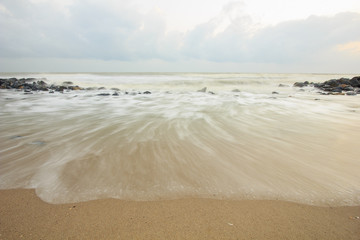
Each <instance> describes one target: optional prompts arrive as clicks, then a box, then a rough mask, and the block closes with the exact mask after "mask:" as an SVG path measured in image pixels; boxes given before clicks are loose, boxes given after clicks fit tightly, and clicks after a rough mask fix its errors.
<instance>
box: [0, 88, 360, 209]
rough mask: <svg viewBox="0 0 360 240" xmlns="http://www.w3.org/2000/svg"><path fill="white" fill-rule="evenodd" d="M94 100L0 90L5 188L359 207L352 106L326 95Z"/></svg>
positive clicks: (47, 197) (85, 195) (86, 95)
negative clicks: (316, 97) (320, 99)
mask: <svg viewBox="0 0 360 240" xmlns="http://www.w3.org/2000/svg"><path fill="white" fill-rule="evenodd" d="M97 93H98V92H97V91H94V92H89V91H78V92H76V93H75V92H70V93H64V94H60V93H59V94H53V95H51V94H41V93H38V94H33V95H28V96H26V97H24V95H23V94H22V93H20V92H10V91H2V92H1V95H0V98H1V108H0V109H1V110H0V130H1V132H2V134H1V137H0V138H1V139H0V140H1V141H0V164H1V168H0V188H2V189H7V188H35V189H36V193H37V194H38V196H39V197H40V198H41V199H43V200H44V201H47V202H50V203H68V202H78V201H87V200H92V199H100V198H119V199H129V200H159V199H174V198H185V197H206V198H227V199H280V200H286V201H295V202H300V203H306V204H313V205H330V206H341V205H358V204H359V203H360V197H359V196H360V194H359V193H360V188H359V185H358V183H359V182H360V176H359V174H358V169H359V167H360V163H359V161H357V159H358V158H357V156H359V153H360V151H359V148H358V147H357V146H356V145H357V140H358V137H359V135H358V133H359V132H360V131H359V130H360V127H359V126H360V125H359V120H358V119H359V115H358V114H359V113H358V108H360V107H359V105H358V104H357V103H356V101H352V100H346V101H345V102H342V101H340V100H338V101H333V100H330V98H329V96H321V97H322V101H321V104H319V102H318V101H314V98H313V95H311V93H299V95H294V97H291V98H289V97H288V96H287V95H281V94H280V96H278V97H277V98H274V97H273V96H271V94H255V93H249V92H240V93H231V92H224V93H222V94H215V95H211V94H207V93H198V92H182V93H169V92H162V91H154V92H153V93H152V94H149V95H142V94H141V95H129V94H128V95H126V94H125V93H124V92H121V94H120V96H109V97H103V96H97ZM301 94H302V95H301ZM348 101H350V102H348Z"/></svg>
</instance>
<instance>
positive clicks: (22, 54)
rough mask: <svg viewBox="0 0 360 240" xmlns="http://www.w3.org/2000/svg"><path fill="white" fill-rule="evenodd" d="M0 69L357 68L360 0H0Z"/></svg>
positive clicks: (355, 70)
mask: <svg viewBox="0 0 360 240" xmlns="http://www.w3.org/2000/svg"><path fill="white" fill-rule="evenodd" d="M0 71H1V72H13V71H18V72H19V71H20V72H21V71H25V72H26V71H29V72H54V71H55V72H59V71H71V72H74V71H75V72H88V71H97V72H104V71H105V72H106V71H111V72H121V71H125V72H133V71H146V72H149V71H153V72H154V71H167V72H169V71H170V72H173V71H175V72H178V71H189V72H199V71H200V72H209V71H211V72H214V71H215V72H216V71H219V72H221V71H231V72H310V73H313V72H316V73H360V1H359V0H341V1H338V0H336V1H335V0H330V1H323V0H292V1H289V0H243V1H227V0H181V1H173V0H131V1H129V0H127V1H125V0H118V1H115V0H0Z"/></svg>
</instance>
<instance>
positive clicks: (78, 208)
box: [0, 190, 360, 240]
mask: <svg viewBox="0 0 360 240" xmlns="http://www.w3.org/2000/svg"><path fill="white" fill-rule="evenodd" d="M356 216H360V207H359V206H358V207H336V208H331V207H313V206H307V205H301V204H296V203H289V202H281V201H263V200H261V201H254V200H242V201H229V200H211V199H182V200H168V201H154V202H135V201H122V200H116V199H105V200H96V201H89V202H83V203H74V204H61V205H53V204H48V203H45V202H43V201H41V200H40V199H39V198H38V197H37V196H36V194H35V192H34V190H1V191H0V239H336V240H338V239H360V219H358V218H356Z"/></svg>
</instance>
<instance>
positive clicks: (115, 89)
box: [110, 88, 120, 91]
mask: <svg viewBox="0 0 360 240" xmlns="http://www.w3.org/2000/svg"><path fill="white" fill-rule="evenodd" d="M110 90H113V91H120V89H118V88H111V89H110Z"/></svg>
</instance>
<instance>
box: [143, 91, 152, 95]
mask: <svg viewBox="0 0 360 240" xmlns="http://www.w3.org/2000/svg"><path fill="white" fill-rule="evenodd" d="M143 94H151V92H150V91H145V92H143Z"/></svg>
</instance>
